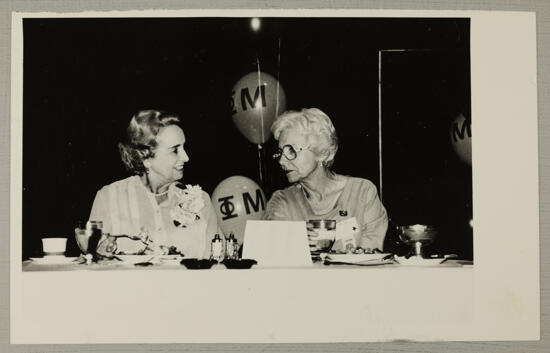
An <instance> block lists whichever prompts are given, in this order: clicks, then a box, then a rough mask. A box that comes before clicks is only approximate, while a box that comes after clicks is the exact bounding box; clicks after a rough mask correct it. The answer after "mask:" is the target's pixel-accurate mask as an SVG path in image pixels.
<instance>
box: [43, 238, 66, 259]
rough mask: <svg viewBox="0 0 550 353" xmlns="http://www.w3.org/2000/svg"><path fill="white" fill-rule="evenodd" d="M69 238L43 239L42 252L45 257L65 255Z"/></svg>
mask: <svg viewBox="0 0 550 353" xmlns="http://www.w3.org/2000/svg"><path fill="white" fill-rule="evenodd" d="M66 248H67V238H42V250H43V251H44V255H45V256H56V255H64V254H65V250H66Z"/></svg>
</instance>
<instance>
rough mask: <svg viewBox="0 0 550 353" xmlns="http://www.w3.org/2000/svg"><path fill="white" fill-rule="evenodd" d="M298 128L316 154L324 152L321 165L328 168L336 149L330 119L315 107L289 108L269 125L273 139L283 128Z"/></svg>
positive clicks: (336, 139) (336, 145)
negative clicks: (298, 109)
mask: <svg viewBox="0 0 550 353" xmlns="http://www.w3.org/2000/svg"><path fill="white" fill-rule="evenodd" d="M287 129H290V130H295V129H298V130H299V131H301V132H302V133H304V134H305V135H306V137H307V139H308V141H309V143H310V144H311V150H312V151H313V152H314V153H315V154H317V155H322V154H325V160H324V161H323V166H325V167H326V168H330V167H331V166H332V164H333V163H334V156H335V155H336V152H337V151H338V137H337V136H336V130H335V128H334V125H333V124H332V121H331V120H330V118H329V117H328V115H326V114H325V113H324V112H323V111H322V110H320V109H317V108H309V109H302V110H300V111H295V110H289V111H286V112H284V113H283V114H281V115H280V116H279V117H277V119H275V121H274V122H273V125H272V126H271V132H272V133H273V137H275V140H279V136H280V135H281V134H282V132H283V131H284V130H287Z"/></svg>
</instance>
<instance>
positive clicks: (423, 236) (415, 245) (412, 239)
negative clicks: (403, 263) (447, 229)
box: [398, 224, 438, 257]
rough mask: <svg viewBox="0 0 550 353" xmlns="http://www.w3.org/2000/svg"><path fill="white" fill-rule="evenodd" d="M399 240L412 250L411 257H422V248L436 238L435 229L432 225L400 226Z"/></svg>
mask: <svg viewBox="0 0 550 353" xmlns="http://www.w3.org/2000/svg"><path fill="white" fill-rule="evenodd" d="M398 229H399V238H400V239H401V241H403V242H404V243H406V244H409V245H410V246H411V248H412V251H411V254H412V255H413V256H419V257H423V247H424V246H425V245H429V244H431V243H432V242H433V241H434V240H435V238H436V236H437V233H438V231H437V228H436V227H434V226H432V225H424V224H414V225H408V226H400V227H398Z"/></svg>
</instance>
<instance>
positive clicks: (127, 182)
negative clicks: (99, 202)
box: [98, 175, 139, 192]
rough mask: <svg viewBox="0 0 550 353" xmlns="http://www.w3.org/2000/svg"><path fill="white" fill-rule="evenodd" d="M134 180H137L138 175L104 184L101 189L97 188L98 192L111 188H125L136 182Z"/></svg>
mask: <svg viewBox="0 0 550 353" xmlns="http://www.w3.org/2000/svg"><path fill="white" fill-rule="evenodd" d="M136 180H137V181H139V177H138V176H137V175H132V176H130V177H128V178H124V179H121V180H117V181H114V182H112V183H110V184H107V185H104V186H103V187H102V188H101V189H99V191H98V192H106V191H107V190H111V189H121V188H123V189H126V188H128V186H129V185H131V184H134V183H136Z"/></svg>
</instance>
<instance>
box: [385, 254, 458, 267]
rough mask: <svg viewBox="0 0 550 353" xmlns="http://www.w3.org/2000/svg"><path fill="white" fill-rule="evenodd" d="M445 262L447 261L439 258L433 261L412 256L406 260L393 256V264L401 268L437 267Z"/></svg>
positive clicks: (402, 257)
mask: <svg viewBox="0 0 550 353" xmlns="http://www.w3.org/2000/svg"><path fill="white" fill-rule="evenodd" d="M445 260H447V259H445V258H441V257H438V258H435V259H434V258H430V259H425V258H422V257H417V256H412V257H409V258H408V259H407V258H406V257H404V256H395V262H397V263H398V264H399V265H401V266H439V265H440V264H441V263H442V262H443V261H445Z"/></svg>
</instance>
